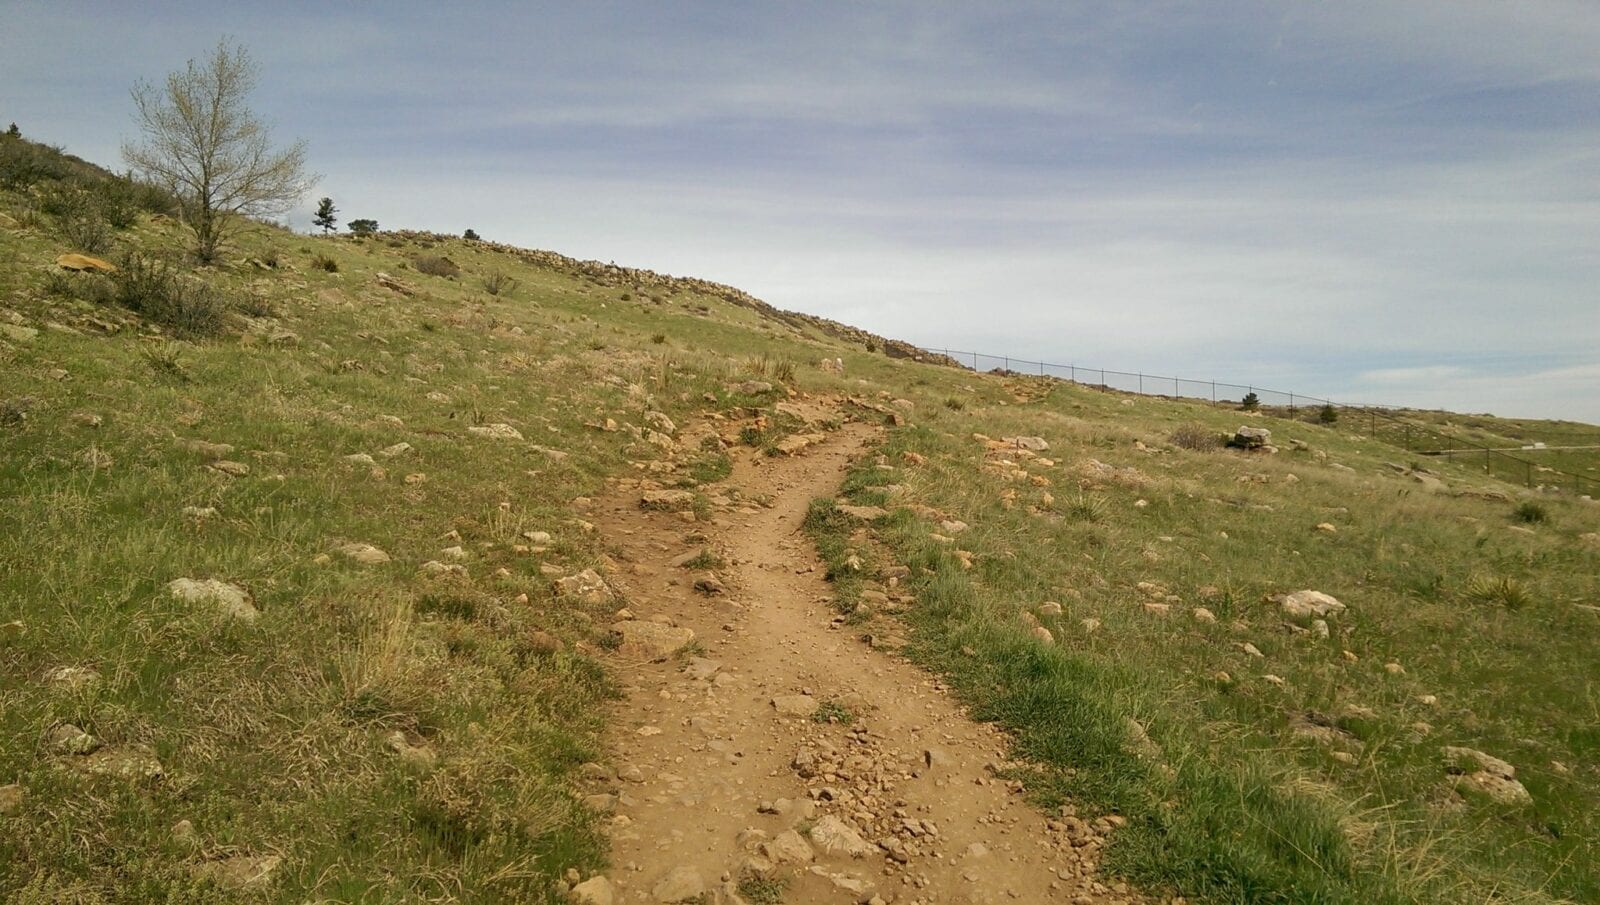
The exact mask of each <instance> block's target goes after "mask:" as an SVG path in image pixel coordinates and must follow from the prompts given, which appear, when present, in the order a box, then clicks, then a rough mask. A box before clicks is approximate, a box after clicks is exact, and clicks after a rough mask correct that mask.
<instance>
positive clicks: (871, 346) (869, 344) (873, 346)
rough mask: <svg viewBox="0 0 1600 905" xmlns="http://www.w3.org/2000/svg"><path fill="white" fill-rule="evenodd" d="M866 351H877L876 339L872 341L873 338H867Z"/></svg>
mask: <svg viewBox="0 0 1600 905" xmlns="http://www.w3.org/2000/svg"><path fill="white" fill-rule="evenodd" d="M867 351H868V352H876V351H878V343H877V342H876V341H874V340H870V339H869V340H867Z"/></svg>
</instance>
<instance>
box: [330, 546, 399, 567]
mask: <svg viewBox="0 0 1600 905" xmlns="http://www.w3.org/2000/svg"><path fill="white" fill-rule="evenodd" d="M339 555H340V556H343V557H345V558H346V559H350V560H354V561H355V562H358V563H362V564H363V565H377V564H379V563H386V562H388V561H389V554H387V553H385V552H383V551H382V550H380V549H378V548H377V547H374V546H373V545H371V544H345V545H344V546H342V547H340V548H339Z"/></svg>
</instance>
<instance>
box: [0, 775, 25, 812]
mask: <svg viewBox="0 0 1600 905" xmlns="http://www.w3.org/2000/svg"><path fill="white" fill-rule="evenodd" d="M27 797H28V794H27V792H25V791H23V788H22V786H19V785H17V784H16V783H14V782H13V783H7V784H6V785H3V786H0V814H15V813H16V812H17V811H19V810H21V809H22V803H23V802H24V801H25V800H27Z"/></svg>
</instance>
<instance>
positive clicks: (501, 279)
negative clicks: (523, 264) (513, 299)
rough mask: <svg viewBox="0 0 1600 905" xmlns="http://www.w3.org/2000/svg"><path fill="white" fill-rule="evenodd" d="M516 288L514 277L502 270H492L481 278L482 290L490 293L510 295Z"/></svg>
mask: <svg viewBox="0 0 1600 905" xmlns="http://www.w3.org/2000/svg"><path fill="white" fill-rule="evenodd" d="M516 288H517V281H516V279H515V278H514V277H511V276H508V275H507V274H506V273H505V271H503V270H493V271H490V272H489V275H488V276H485V277H484V278H483V291H484V292H487V293H489V294H490V295H510V294H511V292H512V290H514V289H516Z"/></svg>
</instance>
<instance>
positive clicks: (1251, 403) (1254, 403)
mask: <svg viewBox="0 0 1600 905" xmlns="http://www.w3.org/2000/svg"><path fill="white" fill-rule="evenodd" d="M1259 408H1261V397H1259V396H1257V395H1256V391H1255V390H1251V391H1250V392H1248V393H1245V394H1244V399H1242V400H1240V401H1239V410H1240V411H1245V412H1253V411H1256V410H1257V409H1259Z"/></svg>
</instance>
